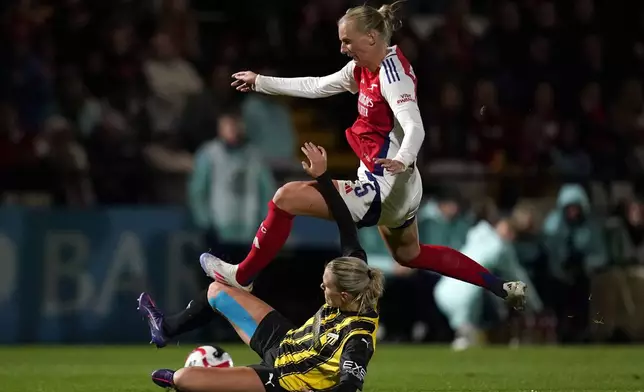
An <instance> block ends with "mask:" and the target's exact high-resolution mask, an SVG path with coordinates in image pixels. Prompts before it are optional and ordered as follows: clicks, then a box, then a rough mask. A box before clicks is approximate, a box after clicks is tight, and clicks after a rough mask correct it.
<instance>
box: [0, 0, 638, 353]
mask: <svg viewBox="0 0 644 392" xmlns="http://www.w3.org/2000/svg"><path fill="white" fill-rule="evenodd" d="M354 3H355V2H350V1H344V0H333V1H332V0H325V1H322V0H320V1H317V0H307V1H286V0H284V1H279V2H267V1H251V0H239V1H236V2H221V1H214V2H213V1H201V0H200V1H197V0H195V1H193V2H187V1H181V0H168V1H165V0H163V1H161V0H158V1H152V0H142V1H125V0H121V1H110V2H98V1H87V0H65V1H53V0H52V1H47V0H41V1H18V0H16V1H12V2H5V3H4V6H3V10H2V13H3V18H2V28H3V30H4V34H5V35H6V36H7V37H9V38H10V39H8V40H3V44H2V46H1V48H0V50H1V52H0V53H1V58H2V60H1V61H0V68H1V76H2V82H1V83H0V91H1V93H2V97H1V105H0V107H1V110H0V122H1V124H0V125H1V128H0V176H1V177H0V184H1V185H0V189H1V194H2V202H3V205H2V207H1V208H0V266H1V273H0V314H1V315H2V317H0V342H1V343H38V342H48V343H126V342H144V341H145V340H146V339H147V331H146V328H145V327H144V325H143V323H142V321H141V320H140V319H139V317H138V316H137V314H136V312H135V299H136V297H137V295H138V293H139V292H141V291H142V290H149V291H150V292H152V293H153V295H154V296H155V297H156V298H157V300H158V302H159V305H160V306H161V307H162V308H164V309H166V310H167V311H169V312H171V311H176V310H178V309H181V308H182V307H183V306H185V304H186V303H187V301H188V300H189V298H190V296H191V295H194V294H195V293H196V292H197V290H198V289H199V288H201V287H204V285H205V284H207V281H206V279H205V278H203V277H202V274H201V271H199V270H198V264H197V263H196V261H197V257H198V255H199V254H200V253H201V252H204V251H207V250H209V249H210V250H212V251H213V252H214V253H216V254H218V255H220V256H225V257H226V258H228V259H230V260H241V258H243V257H244V255H245V253H246V251H247V249H248V246H249V244H250V241H251V240H252V237H253V235H254V232H255V230H256V227H257V225H258V223H259V222H260V221H261V218H262V212H261V211H262V208H263V206H264V205H265V202H266V201H267V199H268V197H270V194H271V192H270V191H271V190H272V189H274V188H275V187H276V186H279V184H280V183H283V182H284V181H287V180H290V179H299V178H304V176H303V173H302V172H301V168H300V166H299V160H300V157H299V154H298V146H299V145H300V144H301V143H302V142H303V141H313V142H316V143H319V144H321V145H323V146H325V147H326V148H327V150H328V151H329V152H330V165H331V170H332V171H333V172H334V174H336V175H337V176H342V177H349V178H353V177H354V175H355V168H356V165H357V160H356V158H355V157H354V156H353V154H352V153H351V152H350V150H349V148H348V146H347V145H346V143H345V142H344V140H343V130H344V129H345V128H346V127H347V126H348V125H349V124H350V123H351V122H352V121H353V118H354V116H355V97H352V96H351V95H346V96H338V97H334V98H330V99H326V100H317V101H306V100H291V99H282V98H277V99H273V98H270V99H264V98H263V97H258V96H255V95H242V94H238V93H236V92H234V90H232V89H230V88H229V87H228V85H229V82H230V75H231V74H232V73H233V72H234V71H235V70H242V69H251V70H254V71H258V72H266V73H270V74H273V75H280V76H303V75H324V74H327V73H331V72H334V71H336V70H337V69H339V68H340V67H341V66H342V65H343V64H344V63H345V62H346V61H347V58H346V57H343V56H342V55H340V53H339V44H338V42H337V37H336V27H335V21H336V19H337V18H338V16H339V15H341V14H342V13H343V12H344V10H345V9H346V8H347V7H348V6H350V5H352V4H354ZM376 5H378V4H376ZM641 8H642V6H641V5H637V4H635V3H634V2H628V1H621V0H613V1H599V0H595V1H593V0H575V1H569V2H557V4H555V2H548V1H536V0H533V1H531V0H523V1H515V2H504V1H492V0H490V1H474V0H472V1H466V0H458V1H456V0H455V1H446V0H436V1H422V0H409V1H407V3H406V4H405V6H404V12H405V15H404V17H405V27H404V28H403V29H402V30H401V31H399V32H398V33H397V34H396V36H395V37H394V43H397V44H399V45H400V46H401V47H402V48H403V51H404V53H405V54H406V55H407V57H408V58H409V59H410V61H411V62H412V64H413V65H414V67H415V71H416V73H417V75H418V79H419V81H420V85H419V88H418V95H419V103H420V106H421V110H422V112H423V118H424V121H425V126H426V129H427V136H426V139H425V143H424V146H423V150H422V153H421V158H420V166H421V167H423V175H424V177H425V180H424V184H425V187H426V191H427V200H428V201H429V202H435V201H437V200H438V201H441V202H444V201H448V200H455V201H458V202H459V204H460V206H461V207H460V209H461V214H460V215H459V217H464V216H467V215H468V211H471V210H472V209H475V208H476V207H477V206H478V205H480V204H485V205H486V206H487V207H489V204H490V203H493V204H494V205H495V206H496V207H498V209H499V210H500V211H502V212H503V213H504V214H512V212H513V210H514V209H515V208H516V206H517V205H519V206H525V205H527V204H526V203H528V204H529V205H530V206H532V207H531V209H528V211H529V212H530V213H531V214H532V213H534V216H535V218H537V217H539V216H541V217H543V216H545V215H546V214H548V212H549V211H550V210H551V209H553V208H554V205H555V199H556V197H557V193H558V191H559V188H560V186H561V185H562V184H564V183H568V182H576V183H580V184H582V185H583V186H584V187H585V189H586V191H587V193H588V194H589V196H590V199H591V202H592V208H591V209H592V212H591V214H592V215H593V216H596V217H598V218H599V219H600V221H601V223H602V225H601V233H602V236H601V241H602V242H603V243H604V245H605V249H606V253H605V262H604V263H603V265H602V266H601V268H599V269H596V270H592V271H585V272H583V273H579V274H576V275H574V279H573V281H568V282H566V283H565V284H563V283H562V282H561V281H560V280H559V278H558V277H554V276H550V275H549V267H547V266H548V265H549V263H548V257H550V255H548V254H547V253H546V254H544V255H542V256H543V257H541V258H539V259H535V260H528V261H526V263H527V264H526V265H525V267H526V268H527V269H528V270H529V271H530V272H531V273H532V272H534V271H542V272H543V271H545V272H544V273H545V274H546V275H548V276H546V278H544V280H541V281H540V287H537V289H539V291H540V293H539V294H540V295H541V296H542V297H552V298H550V299H549V301H547V304H546V310H545V311H544V312H541V313H539V314H532V313H529V312H528V315H527V316H519V315H514V314H511V315H510V319H509V320H510V321H509V322H508V321H505V320H502V321H499V320H495V312H486V314H488V315H490V320H488V323H486V324H485V326H486V329H488V328H489V331H488V332H489V334H488V335H489V339H490V340H493V341H498V342H501V343H507V342H509V341H516V338H519V340H525V341H529V342H543V343H551V342H554V341H556V340H557V339H559V340H565V339H568V340H569V341H574V342H587V341H601V342H607V341H619V342H624V341H627V342H630V341H637V340H641V339H642V338H643V337H644V321H643V317H642V314H644V313H643V312H642V306H643V304H644V301H643V299H644V297H643V295H642V289H641V287H642V284H641V282H642V278H641V268H642V264H643V263H644V251H643V249H644V242H643V240H642V238H643V236H642V232H643V224H642V217H641V215H642V202H641V198H640V197H641V193H640V192H641V184H643V182H642V174H643V169H644V144H643V143H644V100H643V96H642V87H643V86H642V80H641V79H642V76H643V72H644V14H643V13H642V9H641ZM231 114H233V116H232V117H231ZM236 114H240V115H241V121H242V124H243V125H244V128H245V134H246V136H245V139H244V140H245V141H246V142H247V143H246V144H241V145H240V144H239V140H240V139H242V138H241V137H240V134H239V133H238V132H239V129H238V125H239V124H237V123H236V122H235V120H234V119H235V118H236V117H235V116H234V115H236ZM218 135H219V140H223V141H224V142H225V143H228V145H229V147H230V145H232V144H234V145H236V147H234V148H233V147H230V150H231V151H232V152H231V155H230V158H229V157H228V155H227V156H226V157H224V158H222V160H221V161H220V162H219V164H216V165H214V168H211V169H210V170H212V171H214V172H215V173H216V176H215V177H217V178H218V179H219V178H225V179H226V181H229V184H232V185H231V186H228V187H224V188H222V187H221V186H220V185H219V184H221V183H222V181H223V180H221V181H220V182H217V181H219V180H217V181H216V180H212V181H209V180H208V181H205V185H204V182H203V181H202V182H201V183H198V182H199V181H198V179H195V177H196V176H197V173H202V171H203V167H204V166H203V164H202V162H201V161H200V159H199V157H202V156H203V154H202V152H203V149H200V147H201V146H203V145H204V143H208V142H210V141H211V139H214V138H216V137H218ZM249 146H252V148H254V149H255V151H260V152H261V154H255V153H252V151H251V150H247V148H249ZM235 154H237V155H235ZM245 154H246V155H245ZM240 157H241V161H240ZM220 158H221V157H220ZM228 159H229V160H228ZM240 162H241V163H240ZM233 168H234V169H233ZM233 171H234V172H233ZM211 182H212V183H211ZM200 186H201V188H200ZM204 186H205V187H210V186H212V187H213V188H212V192H211V193H216V194H217V197H216V198H214V200H213V201H211V200H203V199H201V200H200V199H199V195H200V193H199V191H200V189H202V188H203V187H204ZM216 187H219V188H217V190H215V188H216ZM240 200H241V201H240ZM210 202H212V203H213V205H211V204H209V203H210ZM249 210H251V211H255V212H256V213H254V214H249V213H247V212H248V211H249ZM211 211H220V212H221V211H228V212H231V211H232V212H233V213H234V214H237V215H236V216H237V217H239V219H232V221H231V220H225V219H223V218H221V215H220V214H218V213H212V212H211ZM423 219H424V220H423V221H422V222H421V237H422V238H424V239H426V240H428V241H429V242H434V243H436V242H437V241H436V240H435V239H436V238H443V239H444V240H445V242H448V243H450V241H453V240H454V239H453V238H452V237H450V236H451V235H452V234H450V233H451V231H450V230H451V229H450V228H449V227H448V226H449V225H442V226H441V225H439V224H438V223H436V222H434V221H432V218H431V217H424V218H423ZM240 222H241V223H240ZM423 227H425V228H426V229H425V231H423ZM430 228H431V229H432V230H430ZM441 230H445V232H442V231H441ZM525 231H526V233H523V234H525V235H526V238H528V237H529V238H530V239H531V241H532V240H534V241H535V243H537V244H540V241H541V236H540V232H541V228H540V226H536V227H535V228H534V229H531V228H528V227H526V228H525ZM448 232H449V233H448ZM531 233H532V234H534V235H533V236H530V234H531ZM371 234H373V232H369V231H365V232H363V236H364V238H365V243H366V245H367V247H368V251H369V253H370V256H375V257H377V258H380V259H382V258H386V254H385V253H384V252H383V250H382V248H381V247H380V248H379V247H378V246H377V245H374V244H375V242H373V243H372V241H371V239H372V237H371ZM461 235H462V234H461ZM461 240H462V239H461ZM456 241H458V240H456ZM376 242H377V241H376ZM438 242H440V241H438ZM336 249H337V233H336V229H335V226H334V224H333V223H330V222H322V221H318V220H315V219H306V218H297V219H296V224H295V229H294V230H293V233H292V235H291V238H290V240H289V243H288V246H287V249H286V250H285V251H284V252H283V253H282V254H281V256H280V257H279V259H278V260H277V261H276V262H275V263H274V264H272V265H271V266H270V267H269V269H268V270H267V271H266V272H265V273H263V274H262V275H261V277H260V278H259V280H258V283H257V286H256V287H257V289H256V292H257V294H258V295H259V296H260V297H261V298H264V299H266V300H267V301H268V302H269V303H271V304H272V305H274V306H275V307H276V308H278V309H279V310H281V311H282V312H283V313H284V314H285V315H287V316H288V317H290V318H292V319H294V320H295V321H301V320H303V319H305V318H306V317H308V316H309V315H310V314H312V313H313V311H314V310H315V309H316V308H317V307H318V306H319V303H320V302H321V300H322V297H321V293H320V292H319V289H318V285H319V280H320V276H321V271H322V268H323V265H324V262H325V261H326V260H328V259H329V258H331V257H333V256H334V255H336V252H337V250H336ZM583 251H584V250H583V249H580V250H579V252H581V253H583ZM583 256H584V257H589V256H593V255H587V254H584V255H583ZM521 261H522V262H523V261H525V260H521ZM530 263H537V264H530ZM535 273H536V274H538V273H539V272H535ZM392 274H394V275H393V276H394V277H393V278H392V279H391V281H392V282H394V283H393V284H392V285H390V287H388V292H389V294H388V296H389V298H391V299H392V300H388V304H387V306H386V309H385V314H384V315H383V323H384V324H385V325H387V326H388V328H389V329H390V330H392V331H396V332H395V333H392V334H390V335H389V336H388V339H390V340H403V341H407V340H411V339H413V338H414V337H416V339H417V340H424V341H441V342H449V341H450V339H451V338H452V336H451V332H450V331H449V328H447V326H446V324H445V320H444V319H443V318H442V315H440V314H439V313H438V311H437V310H436V309H435V308H434V305H432V300H431V297H432V293H431V285H432V284H433V282H434V281H435V277H432V276H429V275H427V274H408V273H407V272H406V271H403V272H401V271H397V272H396V271H394V272H392ZM571 276H573V275H571ZM564 286H565V287H564ZM589 287H592V294H591V292H590V291H591V289H590V288H589ZM565 290H569V291H565ZM553 293H554V294H553ZM548 294H550V295H548ZM580 298H582V299H583V300H580ZM408 310H409V311H408ZM412 310H413V311H412ZM562 312H563V313H562ZM556 316H559V318H558V319H557V317H556ZM416 317H419V318H418V319H417V318H416ZM571 319H574V320H575V322H574V323H571V322H570V320H571ZM419 320H420V321H422V322H423V323H424V324H423V323H421V324H422V325H424V327H425V328H429V330H428V331H425V332H427V333H424V334H421V335H422V337H421V338H418V335H417V334H414V333H412V332H414V331H415V328H414V327H416V326H417V323H416V322H417V321H419ZM577 320H580V321H579V322H577ZM564 323H567V324H575V325H572V326H571V327H570V328H572V330H571V331H572V332H570V331H569V333H568V335H567V336H566V337H565V339H564V337H562V336H559V337H557V336H556V335H557V334H556V332H557V331H558V329H557V325H561V324H564ZM422 325H421V326H422ZM512 338H515V339H514V340H513V339H512ZM191 339H199V340H202V341H216V342H224V341H227V340H229V339H232V340H235V337H234V335H233V334H232V333H231V330H230V328H228V327H227V326H226V325H225V323H223V322H220V323H219V324H218V325H217V326H214V327H213V328H211V329H209V330H207V331H202V332H200V335H192V336H191V337H189V338H187V339H186V340H188V341H190V340H191Z"/></svg>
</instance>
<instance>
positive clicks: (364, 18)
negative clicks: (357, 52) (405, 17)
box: [338, 0, 405, 44]
mask: <svg viewBox="0 0 644 392" xmlns="http://www.w3.org/2000/svg"><path fill="white" fill-rule="evenodd" d="M403 2H405V0H398V1H396V2H394V3H392V4H385V5H383V6H382V7H380V8H379V9H375V8H373V7H371V6H368V5H361V6H358V7H354V8H350V9H349V10H347V12H346V14H344V16H343V17H342V18H341V19H340V21H339V22H338V23H341V22H346V21H348V20H351V21H353V22H355V23H356V27H357V28H358V29H360V30H361V31H362V32H365V33H367V32H370V31H372V30H375V31H377V32H378V34H380V37H381V38H382V39H383V40H384V41H385V42H386V43H387V44H389V42H390V41H391V36H392V35H393V33H394V31H396V30H398V29H399V28H401V27H402V21H401V20H400V19H399V18H398V17H397V15H396V13H397V11H398V10H399V9H400V6H401V5H402V3H403Z"/></svg>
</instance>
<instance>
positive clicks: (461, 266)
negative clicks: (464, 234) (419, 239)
mask: <svg viewBox="0 0 644 392" xmlns="http://www.w3.org/2000/svg"><path fill="white" fill-rule="evenodd" d="M408 266H409V267H412V268H418V269H425V270H430V271H433V272H436V273H439V274H441V275H445V276H449V277H450V278H454V279H458V280H462V281H463V282H467V283H471V284H473V285H476V286H480V287H483V288H486V289H488V290H490V291H491V292H493V293H494V294H496V295H498V296H499V297H505V296H506V292H505V290H503V283H504V282H503V280H502V279H499V278H498V277H496V276H494V275H492V273H490V271H488V270H487V269H486V268H485V267H483V266H482V265H480V264H479V263H477V262H476V261H474V260H472V259H470V258H469V257H467V256H465V255H464V254H462V253H461V252H459V251H457V250H455V249H452V248H448V247H446V246H437V245H423V244H421V245H420V254H419V255H418V256H417V257H416V259H414V260H413V261H412V262H411V263H409V264H408Z"/></svg>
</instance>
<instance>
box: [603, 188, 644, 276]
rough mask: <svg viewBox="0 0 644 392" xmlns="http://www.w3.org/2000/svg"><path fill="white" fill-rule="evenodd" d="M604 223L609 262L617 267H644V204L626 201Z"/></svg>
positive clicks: (640, 201) (634, 200)
mask: <svg viewBox="0 0 644 392" xmlns="http://www.w3.org/2000/svg"><path fill="white" fill-rule="evenodd" d="M616 212H617V213H616V214H615V215H613V216H612V217H611V218H610V219H608V221H607V222H606V235H607V236H606V239H607V248H608V254H609V258H610V262H611V263H614V264H617V265H628V264H640V265H644V202H642V200H641V199H633V200H627V201H624V202H622V203H620V205H619V206H618V208H617V211H616Z"/></svg>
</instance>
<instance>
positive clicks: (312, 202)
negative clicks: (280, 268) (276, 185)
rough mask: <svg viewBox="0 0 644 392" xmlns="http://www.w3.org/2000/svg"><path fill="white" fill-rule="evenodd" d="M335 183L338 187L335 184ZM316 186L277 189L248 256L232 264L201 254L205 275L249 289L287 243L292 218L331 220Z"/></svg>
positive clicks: (298, 183)
mask: <svg viewBox="0 0 644 392" xmlns="http://www.w3.org/2000/svg"><path fill="white" fill-rule="evenodd" d="M334 184H335V186H336V187H337V183H336V182H335V181H334ZM315 185H316V182H315V181H294V182H289V183H287V184H285V185H284V186H282V187H281V188H280V189H278V190H277V192H276V193H275V196H274V197H273V200H271V201H270V202H269V203H268V215H267V216H266V219H264V221H263V222H262V223H261V224H260V226H259V229H258V230H257V234H256V235H255V239H254V240H253V244H252V245H251V249H250V252H249V253H248V256H246V258H245V259H244V260H243V261H242V262H241V263H240V264H238V265H233V264H229V263H226V262H224V261H223V260H221V259H219V258H218V257H215V256H212V255H210V254H207V253H206V254H203V255H202V256H201V259H200V262H201V267H202V268H203V269H204V271H206V274H208V276H210V277H211V278H213V279H216V280H218V281H220V282H225V283H226V284H228V285H231V286H233V287H237V288H243V289H245V290H250V289H251V288H252V286H251V283H252V281H253V279H254V278H255V276H257V275H258V274H259V273H260V271H261V270H263V269H264V268H265V267H266V266H267V265H268V264H269V263H270V262H271V261H272V260H273V259H274V258H275V257H276V256H277V254H278V253H279V251H280V250H281V249H282V247H283V246H284V244H285V243H286V240H287V239H288V236H289V234H290V233H291V228H292V227H293V218H294V217H295V216H313V217H316V218H323V219H331V213H330V212H329V208H328V207H327V205H326V203H325V202H324V198H323V197H322V195H321V194H320V192H319V191H318V190H317V189H316V188H315Z"/></svg>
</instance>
